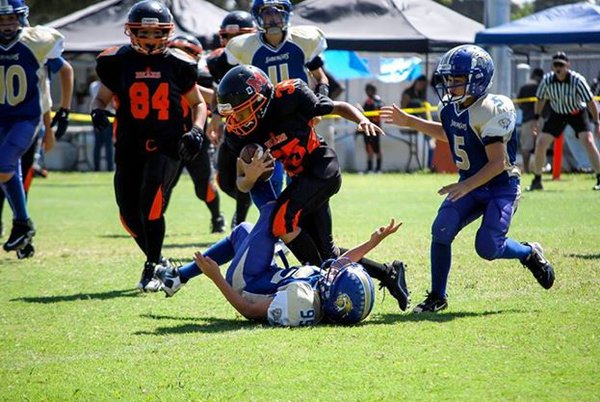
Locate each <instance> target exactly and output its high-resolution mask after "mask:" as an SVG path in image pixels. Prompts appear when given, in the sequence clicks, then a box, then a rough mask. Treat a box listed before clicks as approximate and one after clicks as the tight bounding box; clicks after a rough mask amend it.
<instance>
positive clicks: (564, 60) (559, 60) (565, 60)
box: [552, 52, 569, 64]
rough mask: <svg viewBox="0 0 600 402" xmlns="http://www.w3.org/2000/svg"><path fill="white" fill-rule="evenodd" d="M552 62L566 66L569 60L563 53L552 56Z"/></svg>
mask: <svg viewBox="0 0 600 402" xmlns="http://www.w3.org/2000/svg"><path fill="white" fill-rule="evenodd" d="M552 62H553V63H562V64H567V63H568V62H569V58H568V57H567V54H566V53H565V52H557V53H556V54H555V55H554V56H552Z"/></svg>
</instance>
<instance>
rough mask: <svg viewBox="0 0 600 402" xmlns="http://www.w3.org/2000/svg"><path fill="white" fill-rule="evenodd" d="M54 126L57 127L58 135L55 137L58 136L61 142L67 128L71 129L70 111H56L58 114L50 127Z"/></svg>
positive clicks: (62, 108)
mask: <svg viewBox="0 0 600 402" xmlns="http://www.w3.org/2000/svg"><path fill="white" fill-rule="evenodd" d="M54 126H57V128H56V133H55V134H54V135H55V136H56V139H57V140H59V139H60V137H62V136H63V135H65V133H66V132H67V128H68V127H69V109H65V108H64V107H61V108H60V109H58V110H57V111H56V113H54V117H53V118H52V123H51V124H50V127H54Z"/></svg>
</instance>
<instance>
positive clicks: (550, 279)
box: [523, 243, 554, 289]
mask: <svg viewBox="0 0 600 402" xmlns="http://www.w3.org/2000/svg"><path fill="white" fill-rule="evenodd" d="M523 244H525V245H527V246H529V247H531V254H530V255H529V257H527V258H526V259H525V261H523V266H525V267H527V269H529V270H530V271H531V273H532V274H533V276H534V277H535V279H537V281H538V282H539V284H540V285H542V287H543V288H544V289H550V288H551V287H552V285H554V268H552V265H551V264H550V263H549V262H548V260H546V257H544V250H543V249H542V246H540V244H539V243H523Z"/></svg>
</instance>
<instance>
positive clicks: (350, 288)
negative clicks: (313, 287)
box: [318, 257, 375, 325]
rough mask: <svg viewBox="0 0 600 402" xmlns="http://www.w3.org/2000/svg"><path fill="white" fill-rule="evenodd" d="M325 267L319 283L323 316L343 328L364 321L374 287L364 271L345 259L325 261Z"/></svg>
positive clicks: (372, 301)
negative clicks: (326, 267)
mask: <svg viewBox="0 0 600 402" xmlns="http://www.w3.org/2000/svg"><path fill="white" fill-rule="evenodd" d="M327 265H329V268H328V270H327V272H326V273H325V274H324V276H323V278H322V279H321V280H320V281H319V284H318V290H319V296H320V297H321V305H322V306H323V313H324V316H325V317H326V318H327V319H329V320H331V321H333V322H336V323H338V324H345V325H351V324H356V323H359V322H361V321H362V320H364V319H365V318H367V317H368V315H369V314H370V313H371V310H373V304H374V303H375V286H374V285H373V280H372V279H371V277H370V276H369V274H368V273H367V271H365V269H364V268H363V266H362V265H360V264H358V263H355V262H352V261H350V260H349V259H348V258H345V257H341V258H338V259H337V260H333V261H332V260H329V262H328V261H326V262H325V264H324V266H327Z"/></svg>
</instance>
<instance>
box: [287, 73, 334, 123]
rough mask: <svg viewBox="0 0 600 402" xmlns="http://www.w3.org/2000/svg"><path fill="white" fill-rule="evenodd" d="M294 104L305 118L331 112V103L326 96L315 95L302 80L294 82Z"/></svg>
mask: <svg viewBox="0 0 600 402" xmlns="http://www.w3.org/2000/svg"><path fill="white" fill-rule="evenodd" d="M295 84H296V91H295V92H296V104H297V105H298V110H299V111H300V112H301V113H302V114H304V115H305V116H307V117H315V116H324V115H326V114H330V113H331V112H332V111H333V101H332V100H331V99H330V98H328V97H327V96H323V95H316V94H315V93H314V92H313V91H311V90H310V88H309V87H308V85H306V83H304V81H302V80H295Z"/></svg>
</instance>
